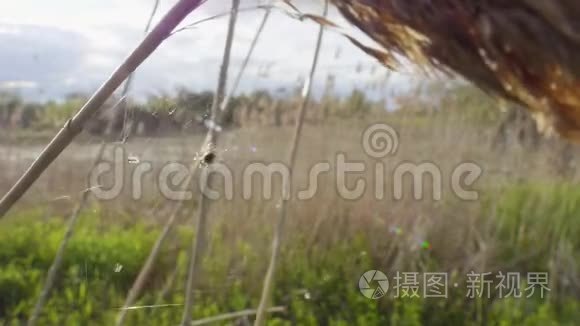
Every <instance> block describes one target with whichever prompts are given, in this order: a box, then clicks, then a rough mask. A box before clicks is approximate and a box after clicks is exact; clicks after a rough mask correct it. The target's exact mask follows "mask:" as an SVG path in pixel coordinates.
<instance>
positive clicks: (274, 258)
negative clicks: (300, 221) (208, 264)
mask: <svg viewBox="0 0 580 326" xmlns="http://www.w3.org/2000/svg"><path fill="white" fill-rule="evenodd" d="M327 13H328V0H325V1H324V16H326V15H327ZM323 36H324V26H323V25H320V27H319V30H318V38H317V40H316V48H315V50H314V58H313V60H312V65H311V67H310V73H309V75H308V78H307V79H306V81H305V82H304V89H303V92H302V100H301V102H300V106H299V108H298V117H297V119H296V125H295V127H294V135H293V137H292V143H291V145H290V148H289V154H288V164H289V170H290V179H292V177H293V174H294V166H295V165H296V164H295V163H296V154H297V152H298V146H299V144H300V138H301V135H302V128H303V126H304V117H305V115H306V109H307V108H308V104H309V102H310V95H311V92H312V80H313V79H314V74H315V72H316V68H317V66H318V59H319V57H320V48H321V46H322V38H323ZM283 188H284V189H285V191H284V192H286V191H287V187H283ZM282 197H283V198H282V202H281V203H280V205H281V207H280V215H279V216H278V222H277V224H276V226H275V230H274V236H273V239H272V253H271V257H270V264H269V266H268V270H267V272H266V276H265V278H264V285H263V288H262V296H261V298H260V304H259V306H258V312H257V313H256V321H255V323H254V325H256V326H263V325H265V323H266V311H267V308H268V305H269V304H270V300H271V296H272V290H273V287H274V278H275V274H276V267H277V263H278V259H279V256H280V246H281V242H282V236H283V234H284V227H285V224H286V217H287V214H288V202H289V200H290V198H291V196H290V194H286V193H285V194H283V196H282Z"/></svg>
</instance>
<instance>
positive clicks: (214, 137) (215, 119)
mask: <svg viewBox="0 0 580 326" xmlns="http://www.w3.org/2000/svg"><path fill="white" fill-rule="evenodd" d="M239 7H240V0H232V10H231V15H230V20H229V24H228V32H227V36H226V43H225V49H224V54H223V58H222V64H221V66H220V72H219V77H218V85H217V89H216V92H215V96H214V99H213V103H212V107H211V122H212V124H217V123H219V122H220V120H221V119H220V113H221V112H220V105H221V102H222V101H223V100H224V95H225V92H226V83H227V79H228V69H229V65H230V57H231V51H232V45H233V40H234V33H235V28H236V21H237V18H238V9H239ZM218 135H219V134H218V132H217V130H216V128H215V126H214V125H211V124H210V126H209V129H208V133H207V137H206V144H207V146H208V150H209V151H210V152H211V151H212V150H213V149H214V148H215V146H216V145H217V141H218ZM212 154H213V153H212ZM213 155H215V154H213ZM210 164H211V163H210ZM213 176H214V175H213V174H212V173H210V174H209V175H208V177H207V179H206V180H205V184H202V189H201V194H200V199H199V207H198V211H197V223H196V225H195V230H194V231H195V232H196V234H195V236H194V239H192V242H191V253H190V255H191V256H190V262H189V268H188V273H187V282H186V285H185V306H184V309H183V317H182V321H181V324H182V325H183V326H190V325H191V317H192V316H191V315H192V308H193V303H194V296H195V293H194V290H195V277H197V276H198V274H199V272H198V271H199V265H200V264H201V261H202V258H203V253H204V249H205V246H206V232H207V231H206V227H207V215H208V212H209V208H210V204H211V202H210V201H209V198H207V196H206V189H207V188H210V187H211V185H212V180H213Z"/></svg>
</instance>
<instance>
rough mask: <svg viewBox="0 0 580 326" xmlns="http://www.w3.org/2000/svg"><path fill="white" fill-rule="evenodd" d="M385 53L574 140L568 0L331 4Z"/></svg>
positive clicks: (347, 0) (575, 39)
mask: <svg viewBox="0 0 580 326" xmlns="http://www.w3.org/2000/svg"><path fill="white" fill-rule="evenodd" d="M332 2H333V3H334V4H335V5H336V6H337V7H338V9H339V10H340V12H341V13H342V14H343V15H344V16H345V17H346V18H347V19H348V20H349V21H351V22H352V23H354V24H355V25H356V26H358V27H359V28H360V29H361V30H362V31H363V32H365V33H366V34H368V35H369V36H370V37H371V38H373V39H374V40H375V41H376V42H378V43H379V44H381V45H382V46H384V48H385V50H386V51H387V52H382V51H373V50H370V49H369V48H363V49H365V50H367V51H366V52H367V53H369V54H371V55H373V56H374V57H376V58H377V59H379V60H380V61H381V62H383V63H384V64H386V65H389V66H393V65H396V64H397V61H398V59H399V58H400V57H401V56H402V57H405V58H408V59H410V60H411V61H413V62H415V63H419V64H420V65H423V66H432V67H435V68H438V69H440V70H443V71H446V72H450V73H457V74H459V75H461V76H463V77H464V78H466V79H467V80H469V81H471V82H473V83H474V84H476V85H477V86H479V87H480V88H482V89H484V90H487V91H490V92H492V93H494V94H497V95H500V96H502V97H504V98H507V99H509V100H512V101H515V102H518V103H520V104H523V105H524V106H525V107H527V108H528V109H529V110H530V111H531V113H532V115H533V116H534V117H535V118H536V121H537V122H538V125H539V127H540V128H541V129H542V130H544V131H546V132H548V133H549V132H551V131H556V132H557V133H559V134H560V135H562V136H564V137H565V138H568V139H572V140H576V141H578V140H580V93H579V92H578V85H579V82H580V62H579V61H578V60H577V55H578V53H580V24H578V18H579V17H580V3H579V2H578V1H576V0H553V1H543V0H520V1H504V0H488V1H479V0H435V1H424V0H404V1H403V0H381V1H379V0H332Z"/></svg>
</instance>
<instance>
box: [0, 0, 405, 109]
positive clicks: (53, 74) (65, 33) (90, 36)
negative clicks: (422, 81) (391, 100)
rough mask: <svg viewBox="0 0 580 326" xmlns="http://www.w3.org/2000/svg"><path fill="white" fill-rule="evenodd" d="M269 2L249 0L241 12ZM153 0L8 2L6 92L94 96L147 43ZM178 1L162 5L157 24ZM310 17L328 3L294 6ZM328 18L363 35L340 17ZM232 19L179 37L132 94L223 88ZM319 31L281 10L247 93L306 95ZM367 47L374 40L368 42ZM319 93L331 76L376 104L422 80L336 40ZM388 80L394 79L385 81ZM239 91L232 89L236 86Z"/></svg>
mask: <svg viewBox="0 0 580 326" xmlns="http://www.w3.org/2000/svg"><path fill="white" fill-rule="evenodd" d="M264 2H265V1H261V2H260V1H258V0H241V7H242V8H250V7H255V6H256V4H257V3H264ZM153 3H154V0H82V1H79V0H51V1H43V0H18V1H0V91H10V92H16V93H19V94H21V95H23V96H24V97H26V98H27V99H30V100H37V101H43V100H47V99H58V98H62V97H63V96H65V95H66V94H70V93H74V92H86V93H90V92H93V91H94V90H96V89H97V88H98V86H99V85H100V84H101V83H102V82H103V81H104V80H105V79H106V78H107V77H108V76H109V75H110V74H111V72H112V71H113V70H114V69H115V68H116V67H117V66H118V65H119V63H120V62H121V61H122V60H123V58H125V57H126V56H127V55H128V54H129V53H130V51H131V50H132V49H133V48H134V47H135V46H136V45H137V44H138V43H139V41H140V40H141V39H142V38H143V35H144V28H145V25H146V22H147V20H148V18H149V15H150V13H151V10H152V8H153ZM175 3H176V0H161V1H160V6H159V9H158V11H157V14H156V15H155V18H154V22H157V21H158V20H159V19H160V18H161V17H162V15H163V14H164V13H165V12H167V10H168V9H169V8H170V7H171V6H172V5H174V4H175ZM294 3H295V4H296V5H297V6H298V7H299V8H300V10H301V11H303V12H308V13H317V14H318V13H320V12H321V11H322V5H321V2H319V1H315V0H301V1H294ZM229 6H230V1H226V0H208V1H207V2H206V3H205V4H204V5H202V7H200V8H199V9H198V10H196V11H195V12H194V13H192V14H191V15H190V16H189V17H188V18H187V19H186V20H185V22H184V23H183V24H182V25H187V24H190V23H192V22H195V21H198V20H200V19H203V18H207V17H210V16H213V15H216V14H222V13H226V12H227V11H228V9H229ZM262 15H263V11H261V10H248V11H243V12H241V13H240V16H239V20H238V24H237V26H236V34H235V38H234V40H235V41H234V45H233V53H232V59H231V60H232V61H231V62H232V63H231V70H230V81H231V80H233V78H234V77H235V75H236V74H237V72H238V71H239V69H240V65H241V62H242V61H243V58H244V57H245V55H246V53H247V51H248V48H249V46H250V43H251V40H252V38H253V37H254V35H255V33H256V30H257V28H258V25H259V23H260V21H261V18H262ZM329 18H330V19H331V20H332V21H334V22H336V23H338V24H339V25H341V26H343V27H345V29H346V30H347V31H348V32H349V33H351V34H353V35H357V36H360V37H363V36H362V34H361V33H360V32H358V31H357V30H355V29H354V28H353V27H351V26H350V25H349V24H348V23H347V22H346V21H345V20H344V19H342V17H340V16H339V15H338V13H337V12H336V10H334V9H333V10H331V12H330V14H329ZM226 30H227V17H223V18H220V19H216V20H213V21H209V22H205V23H203V24H200V25H198V26H197V27H196V28H195V29H189V30H185V31H182V32H180V33H177V34H175V35H173V36H171V37H170V38H169V39H167V40H166V41H165V42H164V44H162V46H161V47H160V48H159V49H158V50H157V51H156V52H155V53H154V54H153V55H152V56H151V57H150V58H149V59H148V60H147V61H146V62H145V63H144V64H143V65H142V66H141V67H140V68H139V69H138V70H137V72H136V75H135V79H134V84H133V88H132V96H134V97H135V98H137V99H144V98H146V97H147V96H149V95H161V94H168V93H171V92H172V91H174V90H175V89H176V88H178V87H186V88H189V89H192V90H208V89H214V88H215V85H216V83H217V74H218V68H219V65H220V61H221V57H222V54H223V48H224V42H225V37H226ZM317 30H318V26H317V25H316V24H314V23H313V22H309V21H298V20H296V19H293V18H291V17H289V16H288V15H286V14H284V13H282V12H281V11H274V13H273V14H272V16H271V18H270V20H269V21H268V25H267V26H266V28H265V31H264V33H263V35H262V37H261V39H260V42H259V44H258V46H257V48H256V51H255V54H254V55H253V57H252V61H251V63H250V65H249V67H248V69H247V71H246V73H245V75H244V77H243V79H242V83H241V85H240V88H239V91H240V92H248V91H252V90H255V89H263V88H266V89H270V90H280V89H285V90H286V91H289V90H291V89H294V88H296V87H298V85H299V83H300V80H301V78H304V76H305V75H306V74H307V72H308V69H309V65H310V62H311V60H312V56H313V51H314V45H315V43H316V34H317ZM362 39H363V40H364V41H365V42H367V43H368V44H372V42H371V41H370V40H368V39H367V38H365V37H363V38H362ZM320 62H321V64H320V67H319V70H318V72H317V75H316V80H315V82H314V88H315V92H317V93H318V94H320V93H321V92H322V90H323V89H324V85H325V82H326V80H327V77H328V75H329V74H332V75H334V76H335V80H336V82H335V84H336V86H335V91H336V92H337V93H339V94H348V93H349V92H350V91H351V90H352V89H354V88H358V89H362V90H365V91H366V92H367V93H369V94H370V95H371V96H375V97H376V96H381V94H384V93H385V92H392V91H393V89H396V88H400V87H403V86H401V85H405V84H408V81H409V80H412V79H413V78H416V77H415V76H413V75H411V74H402V73H395V74H393V73H391V72H388V71H387V70H386V69H385V68H383V67H381V66H379V65H378V64H377V63H376V62H375V60H374V59H372V58H370V57H368V56H367V55H365V54H364V53H363V52H362V51H360V50H359V49H357V48H356V47H355V46H354V45H352V44H351V43H350V42H349V41H348V40H346V38H345V37H343V36H341V35H339V34H338V33H336V32H327V33H326V35H325V38H324V43H323V47H322V52H321V60H320ZM385 81H388V83H386V82H385ZM230 84H231V82H230Z"/></svg>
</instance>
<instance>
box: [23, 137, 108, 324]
mask: <svg viewBox="0 0 580 326" xmlns="http://www.w3.org/2000/svg"><path fill="white" fill-rule="evenodd" d="M105 148H106V143H102V144H101V146H100V148H99V151H98V153H97V157H96V159H95V161H94V163H93V165H92V167H91V168H90V170H89V173H90V171H91V170H93V169H94V168H95V167H96V166H97V164H99V162H100V161H101V159H102V158H103V153H104V151H105ZM90 193H91V189H90V188H89V189H86V190H84V191H83V192H82V195H81V199H80V201H79V203H78V205H77V207H76V208H75V210H74V212H73V213H72V215H71V217H70V218H69V220H68V223H67V226H66V231H65V234H64V238H63V239H62V241H61V243H60V246H59V247H58V250H57V252H56V255H55V257H54V260H53V262H52V265H51V266H50V269H49V270H48V275H47V276H46V280H45V281H44V287H43V288H42V291H41V292H40V296H39V297H38V300H37V301H36V304H35V305H34V310H33V311H32V313H31V314H30V318H29V319H28V323H27V325H28V326H34V325H36V324H37V322H38V317H40V312H41V311H42V308H44V305H45V304H46V301H47V300H48V298H49V296H50V291H51V290H52V288H53V287H54V283H55V281H56V276H57V275H58V272H59V271H60V268H61V266H62V262H63V260H64V255H65V252H66V247H67V245H68V243H69V241H70V239H71V238H72V235H73V232H74V228H75V225H76V224H77V221H78V219H79V215H80V213H81V211H82V210H83V208H84V207H85V206H86V204H87V201H88V199H89V194H90Z"/></svg>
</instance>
